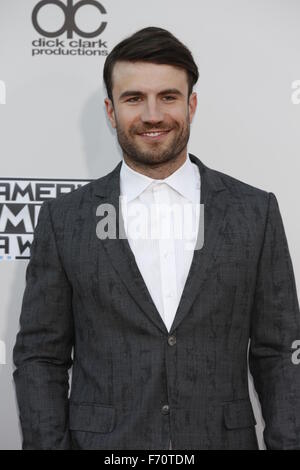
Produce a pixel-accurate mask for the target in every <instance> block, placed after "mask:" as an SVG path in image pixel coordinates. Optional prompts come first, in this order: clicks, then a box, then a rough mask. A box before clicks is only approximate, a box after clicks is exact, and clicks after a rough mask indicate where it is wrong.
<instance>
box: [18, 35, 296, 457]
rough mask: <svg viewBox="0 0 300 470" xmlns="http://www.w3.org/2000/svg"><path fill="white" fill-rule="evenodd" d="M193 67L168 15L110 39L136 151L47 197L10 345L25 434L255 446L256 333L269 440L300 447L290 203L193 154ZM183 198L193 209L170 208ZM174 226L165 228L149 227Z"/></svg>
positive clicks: (121, 116) (116, 114)
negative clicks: (286, 210)
mask: <svg viewBox="0 0 300 470" xmlns="http://www.w3.org/2000/svg"><path fill="white" fill-rule="evenodd" d="M197 79H198V70H197V66H196V64H195V62H194V60H193V58H192V55H191V53H190V51H189V50H188V49H187V48H186V47H185V46H184V45H183V44H182V43H181V42H180V41H178V40H177V39H176V38H175V37H174V36H173V35H172V34H170V33H169V32H167V31H166V30H163V29H160V28H154V27H150V28H145V29H142V30H141V31H138V32H137V33H135V34H133V35H132V36H131V37H129V38H127V39H125V40H124V41H122V42H121V43H120V44H118V45H117V46H116V47H115V48H114V49H113V50H112V52H111V53H110V55H109V56H108V57H107V60H106V63H105V67H104V80H105V84H106V87H107V94H108V98H107V99H105V105H106V111H107V115H108V118H109V120H110V122H111V124H112V126H113V127H114V128H115V129H116V131H117V137H118V141H119V144H120V146H121V149H122V152H123V161H122V162H120V163H119V164H118V165H117V166H116V168H115V169H114V170H113V171H112V172H111V173H109V174H107V175H105V176H103V177H101V178H99V179H97V180H95V181H92V182H91V183H89V184H87V185H85V186H84V187H82V188H80V189H78V190H76V191H74V192H72V193H70V194H67V195H63V196H61V197H59V198H57V199H51V200H49V201H47V202H45V203H44V204H43V206H42V208H41V211H40V214H39V220H38V224H37V227H36V229H35V234H34V240H33V244H32V247H31V259H30V262H29V265H28V268H27V272H26V289H25V292H24V299H23V304H22V312H21V319H20V323H21V328H20V332H19V333H18V336H17V340H16V345H15V348H14V362H15V365H16V367H17V369H16V371H15V372H14V379H15V383H16V391H17V398H18V403H19V408H20V420H21V425H22V431H23V448H24V449H169V448H172V449H214V450H217V449H244V450H248V449H249V450H250V449H257V448H258V444H257V438H256V433H255V424H256V423H255V418H254V414H253V410H252V406H251V402H250V399H249V392H248V359H247V353H248V343H249V340H250V348H249V366H250V371H251V372H252V375H253V378H254V383H255V387H256V390H257V392H258V395H259V399H260V402H261V406H262V413H263V418H264V421H265V431H264V437H265V442H266V446H267V448H268V449H300V420H299V419H300V372H299V367H298V366H297V365H295V364H294V363H293V361H292V353H293V349H292V344H293V342H294V341H295V340H296V339H299V338H300V314H299V305H298V299H297V294H296V286H295V280H294V274H293V267H292V262H291V258H290V254H289V249H288V244H287V240H286V236H285V231H284V227H283V223H282V219H281V215H280V211H279V207H278V203H277V200H276V197H275V195H274V194H273V193H268V192H266V191H263V190H261V189H257V188H254V187H253V186H250V185H248V184H246V183H244V182H241V181H238V180H237V179H234V178H232V177H230V176H228V175H225V174H223V173H220V172H218V171H215V170H212V169H210V168H209V167H208V166H206V165H205V164H204V163H203V162H201V161H200V160H199V159H198V158H196V157H195V156H194V155H192V154H187V143H188V139H189V133H190V124H191V122H192V119H193V116H194V114H195V111H196V106H197V97H196V93H195V92H193V91H192V89H193V85H194V84H195V83H196V81H197ZM121 200H122V202H121ZM200 202H201V206H200ZM138 205H139V207H142V208H143V209H145V208H146V209H147V211H144V212H142V214H144V215H145V213H147V215H148V214H149V212H150V216H149V217H148V218H147V217H145V218H144V215H143V217H142V219H139V218H138V216H137V215H134V214H136V212H135V211H136V209H137V206H138ZM173 205H175V206H176V207H177V208H179V209H182V208H186V207H188V208H190V209H191V211H190V212H189V213H190V214H191V215H192V217H187V218H186V219H185V218H183V217H184V216H182V215H181V216H180V211H177V213H176V211H174V212H171V211H170V213H169V214H168V216H167V217H166V213H167V212H164V211H163V210H162V207H163V206H164V207H167V208H171V207H173ZM198 206H200V210H197V208H198ZM111 207H113V208H114V209H115V211H116V213H115V215H116V217H115V219H114V217H113V216H111V213H110V209H111ZM153 207H154V211H153V210H152V211H148V209H150V208H152V209H153ZM182 213H184V214H185V212H184V211H181V214H182ZM186 213H188V211H186ZM176 214H177V215H176ZM178 214H179V216H178ZM203 217H204V218H203ZM141 220H142V228H143V229H144V228H145V227H146V228H147V230H148V231H147V232H145V233H146V235H147V236H145V237H142V236H137V234H138V233H140V232H139V230H138V229H136V230H135V229H134V227H136V225H135V224H136V222H137V221H139V222H140V221H141ZM202 220H203V221H204V224H203V223H202ZM111 221H113V222H114V221H116V225H117V226H116V230H114V228H112V227H113V224H111V223H110V222H111ZM166 221H167V223H166ZM108 222H109V223H108ZM195 224H196V227H197V230H196V231H194V230H193V227H194V226H195ZM104 226H105V228H104ZM163 226H164V227H165V228H168V229H170V230H169V237H165V236H162V230H161V232H159V233H160V235H159V236H158V237H156V238H155V237H149V236H148V234H149V228H150V229H151V234H152V233H153V232H152V229H153V228H154V229H155V230H154V232H155V231H156V233H157V229H162V227H163ZM178 227H179V228H181V229H182V228H184V227H187V228H188V230H187V233H185V236H182V237H179V236H175V235H177V234H178V233H180V230H179V231H178V230H177V229H178ZM202 228H204V232H203V233H204V237H203V240H202V232H201V229H202ZM105 232H106V233H105ZM181 233H182V232H181ZM123 235H125V236H123ZM164 235H165V234H164ZM191 247H192V249H191ZM72 349H73V357H72ZM71 366H73V368H72V384H71V393H70V396H68V370H69V369H70V368H71Z"/></svg>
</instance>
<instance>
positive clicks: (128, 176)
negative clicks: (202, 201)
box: [120, 155, 200, 202]
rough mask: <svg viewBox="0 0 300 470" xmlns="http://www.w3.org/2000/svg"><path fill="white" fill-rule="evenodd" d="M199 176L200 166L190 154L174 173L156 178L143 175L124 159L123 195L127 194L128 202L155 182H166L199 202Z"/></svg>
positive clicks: (122, 175)
mask: <svg viewBox="0 0 300 470" xmlns="http://www.w3.org/2000/svg"><path fill="white" fill-rule="evenodd" d="M199 177H200V174H199V170H198V167H197V165H196V164H195V163H192V162H191V160H190V157H189V156H188V155H187V157H186V160H185V162H184V163H183V164H182V165H181V166H180V167H179V168H178V169H177V170H176V171H174V173H172V174H171V175H170V176H168V177H167V178H164V179H155V178H150V177H149V176H146V175H143V174H142V173H139V172H137V171H135V170H133V169H132V168H130V166H128V165H127V163H126V162H125V160H124V159H123V161H122V165H121V170H120V189H121V196H125V195H126V198H127V202H130V201H132V200H133V199H135V198H136V197H138V196H139V195H140V194H141V193H142V192H143V191H144V190H145V189H146V188H147V187H148V186H149V185H150V184H152V183H153V182H155V183H158V182H164V183H167V184H168V185H169V186H171V187H172V188H173V189H175V191H177V192H179V193H180V194H181V195H182V196H184V197H185V198H186V199H189V200H190V201H192V202H197V201H198V199H197V198H198V196H197V193H196V190H198V189H199V188H200V185H199V179H200V178H199Z"/></svg>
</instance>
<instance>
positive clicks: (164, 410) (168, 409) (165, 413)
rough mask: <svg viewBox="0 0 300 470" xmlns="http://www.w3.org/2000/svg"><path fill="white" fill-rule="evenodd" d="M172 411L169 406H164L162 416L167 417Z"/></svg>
mask: <svg viewBox="0 0 300 470" xmlns="http://www.w3.org/2000/svg"><path fill="white" fill-rule="evenodd" d="M169 411H170V407H169V405H164V406H163V407H162V409H161V412H162V414H164V415H167V414H168V413H169Z"/></svg>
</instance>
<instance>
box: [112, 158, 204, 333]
mask: <svg viewBox="0 0 300 470" xmlns="http://www.w3.org/2000/svg"><path fill="white" fill-rule="evenodd" d="M120 196H121V210H122V216H123V220H124V228H125V233H126V236H127V239H128V243H129V245H130V248H131V250H132V252H133V254H134V256H135V260H136V263H137V266H138V268H139V270H140V273H141V275H142V277H143V279H144V281H145V284H146V286H147V288H148V291H149V293H150V295H151V297H152V300H153V302H154V304H155V306H156V308H157V310H158V312H159V314H160V315H161V317H162V319H163V321H164V323H165V325H166V327H167V329H168V331H169V330H170V328H171V326H172V323H173V320H174V317H175V314H176V311H177V308H178V305H179V301H180V298H181V295H182V292H183V289H184V285H185V282H186V279H187V276H188V273H189V270H190V266H191V262H192V258H193V253H194V247H195V245H196V240H197V232H198V225H199V217H200V173H199V170H198V167H197V165H196V164H195V163H192V162H191V160H190V158H189V157H188V155H187V157H186V160H185V162H184V163H183V164H182V165H181V167H179V168H178V169H177V170H176V171H175V172H174V173H172V174H171V175H170V176H168V177H167V178H164V179H160V180H158V179H153V178H150V177H148V176H146V175H143V174H141V173H138V172H137V171H135V170H133V169H132V168H130V167H129V166H128V165H127V164H126V162H125V161H124V160H123V162H122V166H121V171H120ZM171 208H172V209H173V210H170V209H171Z"/></svg>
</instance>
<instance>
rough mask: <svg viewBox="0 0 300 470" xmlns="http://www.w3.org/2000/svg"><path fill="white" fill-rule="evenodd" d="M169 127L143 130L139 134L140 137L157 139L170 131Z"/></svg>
mask: <svg viewBox="0 0 300 470" xmlns="http://www.w3.org/2000/svg"><path fill="white" fill-rule="evenodd" d="M170 130H171V129H169V130H163V131H161V130H157V131H149V132H143V133H142V134H139V135H140V136H142V137H146V138H148V139H159V138H161V137H164V136H165V135H167V134H168V133H169V132H170Z"/></svg>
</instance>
